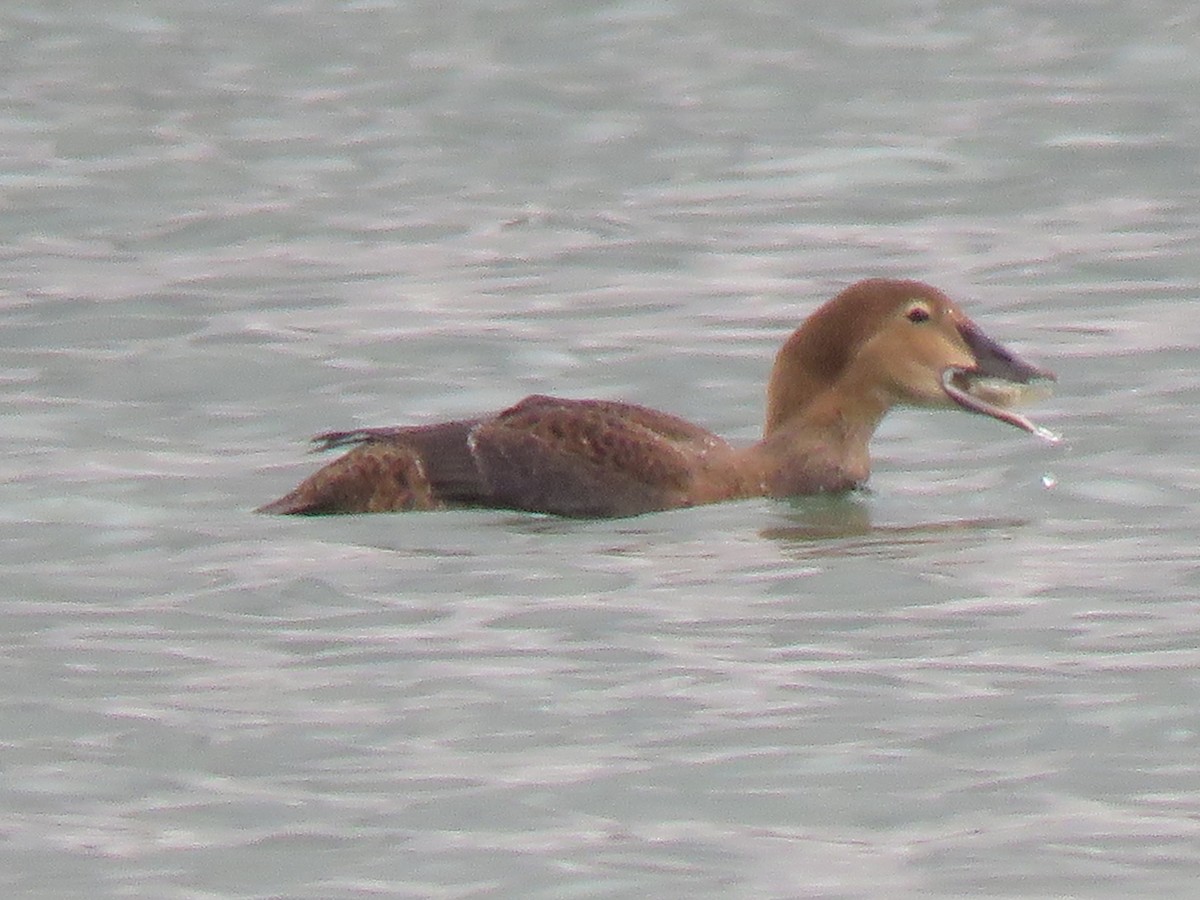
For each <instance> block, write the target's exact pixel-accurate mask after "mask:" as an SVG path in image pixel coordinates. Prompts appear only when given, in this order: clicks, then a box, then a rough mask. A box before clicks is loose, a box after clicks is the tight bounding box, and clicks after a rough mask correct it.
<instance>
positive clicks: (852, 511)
mask: <svg viewBox="0 0 1200 900" xmlns="http://www.w3.org/2000/svg"><path fill="white" fill-rule="evenodd" d="M786 510H787V511H786V518H787V521H786V522H784V523H783V524H779V525H774V526H771V527H769V528H764V529H761V530H760V531H759V535H760V536H762V537H764V538H766V539H768V540H772V541H775V542H776V543H778V544H780V545H781V546H782V547H784V548H785V549H786V550H787V552H788V553H789V554H790V555H793V556H800V557H811V556H831V555H832V556H860V555H867V556H906V555H907V554H908V551H910V550H911V549H912V548H913V547H918V546H926V545H931V544H942V543H945V542H946V541H947V540H948V539H954V538H956V537H973V536H975V535H980V534H984V533H988V534H992V533H994V532H996V531H1007V530H1012V529H1016V528H1021V527H1023V526H1025V525H1027V524H1028V520H1026V519H1021V518H1016V517H1001V516H980V517H973V518H955V519H941V520H937V521H933V522H915V523H884V524H878V525H877V524H875V523H874V521H873V520H872V512H871V508H870V505H869V504H868V503H867V502H866V501H865V499H864V498H863V497H862V496H861V495H856V496H839V497H815V498H806V499H801V500H796V501H795V502H793V503H791V504H790V505H789V506H788V507H787V508H786Z"/></svg>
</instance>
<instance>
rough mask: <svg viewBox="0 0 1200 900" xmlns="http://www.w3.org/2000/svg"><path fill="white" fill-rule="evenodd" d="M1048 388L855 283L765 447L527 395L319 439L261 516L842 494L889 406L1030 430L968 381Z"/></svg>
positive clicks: (799, 365)
mask: <svg viewBox="0 0 1200 900" xmlns="http://www.w3.org/2000/svg"><path fill="white" fill-rule="evenodd" d="M1053 377H1054V376H1053V375H1052V374H1051V373H1050V372H1048V371H1046V370H1044V369H1039V368H1037V367H1035V366H1032V365H1030V364H1029V363H1026V362H1024V361H1023V360H1021V359H1020V358H1018V357H1016V356H1015V355H1014V354H1012V353H1010V352H1009V351H1007V350H1005V349H1004V348H1003V347H1001V346H1000V345H998V344H996V343H995V342H993V341H991V340H990V339H989V338H987V337H986V336H985V335H984V334H983V332H982V331H980V329H979V328H978V326H976V325H975V324H974V323H973V322H971V320H970V319H968V318H967V317H966V316H965V315H964V314H963V313H962V312H961V311H960V310H959V309H958V307H957V306H956V305H955V304H954V303H953V302H952V301H951V300H950V299H949V298H948V297H946V296H945V295H944V294H942V293H941V292H940V291H938V290H936V289H935V288H932V287H930V286H929V285H926V284H922V283H921V282H916V281H895V280H885V279H873V280H868V281H861V282H858V283H857V284H855V285H852V286H851V287H849V288H847V289H846V290H844V291H842V293H840V294H839V295H838V296H837V297H835V298H834V299H833V300H831V301H829V302H828V303H826V304H825V305H824V306H822V307H820V308H819V309H818V310H817V311H816V312H814V313H813V314H812V315H811V316H810V317H809V318H808V319H807V320H806V321H805V322H804V323H803V324H802V325H801V326H800V327H799V328H798V329H797V330H796V331H795V332H794V333H793V334H792V335H791V337H790V338H789V339H788V340H787V342H786V343H785V344H784V345H783V348H782V349H781V350H780V351H779V354H778V355H777V357H776V360H775V366H774V369H773V371H772V374H771V379H770V382H769V385H768V388H767V417H766V426H765V428H764V435H763V439H762V440H761V441H759V442H758V443H756V444H753V445H751V446H749V447H742V448H737V447H733V446H730V445H729V444H728V443H726V442H725V441H724V440H723V439H722V438H720V437H718V436H717V435H715V434H713V433H711V432H709V431H707V430H705V429H703V428H701V427H699V426H697V425H693V424H691V423H690V422H687V421H685V420H683V419H680V418H678V417H676V416H673V415H670V414H668V413H663V412H658V411H657V410H653V409H648V408H647V407H644V406H638V405H635V404H632V403H620V402H616V401H611V400H564V399H558V398H554V397H545V396H540V395H535V396H532V397H526V398H525V399H524V400H522V401H521V402H520V403H518V404H516V405H515V406H512V407H509V408H508V409H506V410H503V411H502V412H499V413H496V414H495V415H490V416H482V417H480V418H476V419H467V420H461V421H454V422H443V423H439V424H435V425H418V426H410V427H397V428H372V429H363V430H359V431H345V432H330V433H328V434H323V435H320V436H318V437H317V438H315V442H316V444H317V449H321V450H330V449H339V448H344V447H350V448H351V449H350V450H349V452H347V453H346V454H344V455H343V456H341V457H339V458H338V459H335V460H334V461H332V462H330V463H329V464H327V465H326V466H324V467H323V468H321V469H319V470H318V471H317V472H315V473H314V474H313V475H311V476H310V477H309V478H307V479H306V480H305V481H303V482H302V483H301V484H300V485H299V486H298V487H297V488H296V489H295V490H293V491H291V492H290V493H288V494H287V495H285V496H283V497H281V498H280V499H278V500H276V501H274V502H272V503H268V504H267V505H265V506H263V507H261V509H260V510H259V511H260V512H268V513H303V514H325V513H355V512H384V511H390V510H420V509H439V508H444V507H452V506H486V507H496V508H504V509H524V510H532V511H538V512H547V513H556V514H558V515H565V516H627V515H636V514H638V513H644V512H649V511H652V510H660V509H671V508H675V507H681V506H693V505H696V504H701V503H713V502H717V501H721V500H728V499H733V498H737V497H750V496H794V495H800V494H809V493H817V492H821V491H837V490H845V489H848V488H853V487H855V486H857V485H860V484H862V483H863V482H864V481H865V480H866V479H867V476H868V475H869V473H870V460H869V455H868V443H869V441H870V438H871V435H872V434H873V433H874V431H875V428H876V426H877V425H878V424H879V421H880V420H881V419H882V417H883V415H884V414H885V413H886V412H887V411H888V410H889V409H890V408H891V407H893V406H896V405H914V406H928V407H953V406H958V407H961V408H964V409H967V410H969V411H971V412H977V413H982V414H985V415H989V416H992V417H994V418H997V419H1000V420H1002V421H1005V422H1008V423H1010V424H1013V425H1016V426H1018V427H1021V428H1025V429H1026V430H1031V431H1032V430H1034V426H1033V425H1032V424H1031V423H1030V422H1029V421H1028V420H1027V419H1025V418H1023V417H1021V416H1020V415H1018V414H1016V413H1014V412H1012V411H1011V410H1009V409H1007V408H1006V407H1004V406H1002V405H1001V402H1000V401H999V400H998V399H997V397H998V395H997V393H996V391H995V390H994V389H993V390H992V391H990V392H985V391H982V390H976V384H975V382H976V381H977V380H978V379H981V378H988V379H991V380H992V381H993V382H994V381H996V380H1000V381H1003V382H1008V383H1012V384H1025V383H1028V382H1029V381H1031V380H1034V379H1051V378H1053Z"/></svg>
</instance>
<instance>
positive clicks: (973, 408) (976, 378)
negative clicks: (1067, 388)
mask: <svg viewBox="0 0 1200 900" xmlns="http://www.w3.org/2000/svg"><path fill="white" fill-rule="evenodd" d="M942 390H944V391H945V392H946V396H948V397H949V398H950V399H951V400H953V401H954V402H955V403H957V404H958V405H959V406H961V407H962V408H963V409H965V410H969V411H970V412H974V413H979V414H981V415H984V416H991V417H992V418H993V419H999V420H1000V421H1001V422H1007V423H1008V424H1009V425H1015V426H1017V427H1018V428H1021V429H1024V430H1025V431H1028V432H1030V433H1031V434H1037V435H1044V432H1045V429H1043V428H1041V427H1040V426H1038V425H1036V424H1034V423H1033V422H1031V421H1030V420H1029V419H1028V418H1026V417H1025V416H1023V415H1021V414H1020V413H1019V412H1016V411H1015V410H1014V409H1013V408H1012V407H1014V406H1016V405H1018V404H1020V403H1026V402H1029V401H1031V400H1036V399H1039V398H1041V397H1045V396H1047V395H1049V393H1050V389H1049V387H1048V386H1047V385H1045V383H1044V382H1043V383H1038V384H1019V383H1015V382H1012V381H1004V380H1002V379H999V378H991V377H988V376H986V375H980V374H978V373H976V372H971V371H969V370H966V369H953V368H951V369H947V370H946V371H945V372H943V373H942Z"/></svg>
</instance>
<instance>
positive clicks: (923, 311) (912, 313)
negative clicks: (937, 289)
mask: <svg viewBox="0 0 1200 900" xmlns="http://www.w3.org/2000/svg"><path fill="white" fill-rule="evenodd" d="M905 318H907V319H908V321H910V322H928V321H929V307H928V306H926V305H925V304H924V303H914V304H913V305H912V306H910V307H909V308H908V312H907V313H905Z"/></svg>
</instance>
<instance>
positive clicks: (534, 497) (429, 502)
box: [261, 395, 729, 516]
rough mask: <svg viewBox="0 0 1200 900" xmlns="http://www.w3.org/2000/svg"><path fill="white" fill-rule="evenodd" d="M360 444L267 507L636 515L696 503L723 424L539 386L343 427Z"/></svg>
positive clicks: (322, 444) (325, 445)
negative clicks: (443, 412)
mask: <svg viewBox="0 0 1200 900" xmlns="http://www.w3.org/2000/svg"><path fill="white" fill-rule="evenodd" d="M317 441H318V449H332V448H337V447H345V446H351V447H352V449H351V450H350V451H349V452H348V453H346V454H345V455H343V456H341V457H339V458H338V459H336V460H334V461H333V462H331V463H329V464H328V465H326V466H325V467H323V468H322V469H320V470H318V471H317V472H315V473H314V474H313V475H312V476H310V477H309V478H308V479H307V480H305V481H304V482H303V483H301V484H300V485H299V486H298V487H297V488H296V489H295V490H294V491H292V492H291V493H289V494H287V495H286V496H284V497H281V498H280V499H279V500H276V501H275V502H273V503H270V504H267V505H266V506H264V507H262V508H261V511H262V512H270V513H285V514H286V513H300V514H309V515H319V514H325V513H348V512H381V511H388V510H410V509H438V508H442V507H447V506H486V507H497V508H506V509H522V510H530V511H534V512H546V513H554V514H557V515H565V516H626V515H636V514H638V513H642V512H649V511H651V510H657V509H669V508H673V507H678V506H686V505H690V504H691V503H692V502H694V497H695V493H696V492H695V484H696V481H697V479H698V478H700V477H701V476H702V475H703V473H704V471H705V468H706V460H708V459H709V458H710V457H711V456H712V455H714V454H716V455H721V454H722V453H723V452H725V451H728V449H729V448H728V445H726V444H725V442H724V441H723V440H721V439H720V438H719V437H717V436H716V435H714V434H712V433H711V432H709V431H706V430H705V429H703V428H700V427H698V426H696V425H693V424H691V423H690V422H687V421H686V420H684V419H680V418H678V417H677V416H672V415H669V414H667V413H663V412H659V411H657V410H653V409H649V408H648V407H644V406H638V405H636V404H632V403H620V402H615V401H608V400H564V399H560V398H555V397H545V396H540V395H535V396H532V397H527V398H525V399H524V400H522V401H521V402H520V403H518V404H516V405H515V406H513V407H510V408H509V409H506V410H504V411H503V412H501V413H498V414H497V415H495V416H491V417H486V418H480V419H467V420H461V421H455V422H443V423H439V424H435V425H422V426H412V427H401V428H386V429H366V430H362V431H350V432H334V433H330V434H326V435H322V436H320V437H318V438H317Z"/></svg>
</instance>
